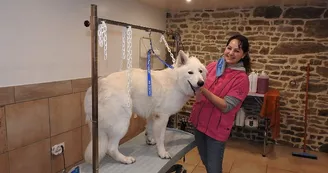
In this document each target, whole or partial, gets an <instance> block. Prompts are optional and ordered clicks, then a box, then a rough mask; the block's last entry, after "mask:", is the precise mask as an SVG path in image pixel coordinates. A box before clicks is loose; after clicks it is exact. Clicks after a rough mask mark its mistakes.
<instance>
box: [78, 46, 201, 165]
mask: <svg viewBox="0 0 328 173" xmlns="http://www.w3.org/2000/svg"><path fill="white" fill-rule="evenodd" d="M173 67H174V68H173V69H170V68H167V69H164V70H160V71H151V77H152V78H151V80H152V96H148V94H147V92H148V90H147V71H146V70H142V69H133V70H132V72H131V74H132V89H131V99H132V109H131V108H129V107H128V106H127V100H128V98H129V96H128V92H127V87H126V86H127V81H128V80H127V75H126V72H125V71H121V72H116V73H112V74H110V75H108V76H107V77H105V78H102V79H100V80H99V86H98V88H99V89H98V92H99V94H98V128H99V132H98V140H99V161H100V160H101V159H102V158H103V157H104V156H105V155H106V153H107V154H109V155H110V156H111V157H112V158H113V159H115V160H116V161H119V162H122V163H125V164H130V163H133V162H135V158H133V157H130V156H125V155H123V154H122V153H121V152H120V151H119V150H118V146H119V142H120V140H121V139H122V138H123V137H124V135H125V134H126V133H127V130H128V127H129V123H130V118H131V116H132V113H135V114H137V115H139V116H140V117H143V118H145V119H147V127H146V134H147V140H146V142H147V143H148V144H156V146H157V152H158V155H159V157H160V158H163V159H169V158H171V157H170V154H169V153H168V152H167V151H166V150H165V147H164V136H165V129H166V125H167V122H168V119H169V117H170V116H171V115H172V114H175V113H177V112H178V111H179V110H180V109H181V108H182V107H183V105H184V104H185V103H186V102H187V101H188V100H189V99H190V97H192V96H193V95H194V94H195V92H197V89H198V88H199V87H201V86H203V85H204V81H205V77H206V73H207V70H206V68H205V66H204V65H203V64H202V63H201V62H200V61H199V60H198V59H197V58H196V57H189V53H187V54H185V53H184V52H183V51H179V54H178V56H177V57H176V63H175V64H174V65H173ZM84 103H85V105H84V109H85V112H86V117H87V121H88V123H89V128H90V131H92V123H91V121H92V98H91V87H90V88H89V89H88V90H87V92H86V95H85V100H84ZM151 129H152V130H151ZM91 135H92V133H91ZM84 158H85V161H86V162H88V163H92V140H91V141H90V143H89V145H88V146H87V148H86V151H85V154H84Z"/></svg>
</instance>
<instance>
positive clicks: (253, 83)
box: [248, 72, 258, 93]
mask: <svg viewBox="0 0 328 173" xmlns="http://www.w3.org/2000/svg"><path fill="white" fill-rule="evenodd" d="M257 78H258V74H257V73H255V72H251V74H250V75H249V76H248V79H249V92H251V93H256V90H257Z"/></svg>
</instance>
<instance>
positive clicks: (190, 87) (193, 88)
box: [187, 80, 196, 95]
mask: <svg viewBox="0 0 328 173" xmlns="http://www.w3.org/2000/svg"><path fill="white" fill-rule="evenodd" d="M187 81H188V83H189V85H190V88H191V89H192V90H193V91H194V95H196V91H195V88H194V87H193V86H192V85H191V83H190V81H189V80H187Z"/></svg>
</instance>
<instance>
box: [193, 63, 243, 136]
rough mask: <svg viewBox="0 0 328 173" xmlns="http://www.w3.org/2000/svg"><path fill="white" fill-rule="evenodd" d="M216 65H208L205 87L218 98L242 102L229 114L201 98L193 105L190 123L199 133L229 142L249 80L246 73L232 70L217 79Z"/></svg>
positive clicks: (203, 97) (226, 70) (227, 69)
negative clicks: (234, 98)
mask: <svg viewBox="0 0 328 173" xmlns="http://www.w3.org/2000/svg"><path fill="white" fill-rule="evenodd" d="M216 64H217V61H214V62H212V63H210V64H209V65H207V67H206V68H207V70H208V74H207V78H206V81H205V85H204V87H205V88H207V89H208V90H210V91H211V92H213V93H214V94H215V95H216V96H219V97H221V98H223V97H224V96H226V95H229V96H233V97H236V98H238V99H239V100H241V102H240V103H239V104H238V105H237V106H236V107H235V108H233V109H232V110H230V111H229V112H227V113H223V112H221V111H220V110H219V109H218V108H216V107H215V106H214V105H213V104H212V103H211V102H210V101H209V100H207V99H206V98H205V96H201V98H200V99H198V100H196V102H195V103H194V105H193V108H192V112H191V115H190V119H189V121H190V122H191V123H192V124H193V125H194V126H195V128H196V129H198V130H199V131H201V132H203V133H205V134H206V135H208V136H210V137H212V138H214V139H216V140H218V141H222V142H224V141H226V140H228V138H229V136H230V132H231V128H232V126H233V123H234V120H235V115H236V113H237V111H238V110H239V108H240V107H241V105H242V102H243V101H244V100H245V98H246V97H247V94H248V91H249V80H248V76H247V74H246V73H245V72H244V71H240V70H233V69H230V68H226V69H225V71H224V73H223V74H222V76H221V77H219V78H216V76H215V74H216ZM212 84H213V85H212ZM211 85H212V86H211Z"/></svg>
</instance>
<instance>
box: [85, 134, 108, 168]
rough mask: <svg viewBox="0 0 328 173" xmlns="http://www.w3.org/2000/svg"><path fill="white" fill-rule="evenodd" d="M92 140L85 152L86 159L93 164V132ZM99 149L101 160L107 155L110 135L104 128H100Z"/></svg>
mask: <svg viewBox="0 0 328 173" xmlns="http://www.w3.org/2000/svg"><path fill="white" fill-rule="evenodd" d="M90 136H91V140H90V142H89V144H88V146H87V148H86V150H85V153H84V160H85V162H87V163H90V164H92V133H91V135H90ZM98 142H99V145H98V151H99V155H98V156H99V158H98V159H99V162H100V161H101V160H102V159H103V158H104V157H105V155H106V150H107V147H108V137H107V134H106V133H105V132H104V131H103V130H99V132H98Z"/></svg>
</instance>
